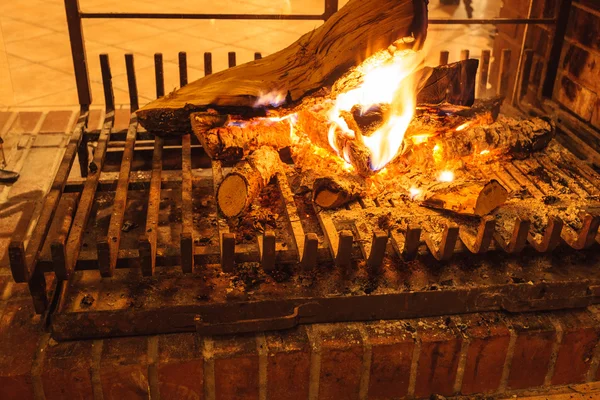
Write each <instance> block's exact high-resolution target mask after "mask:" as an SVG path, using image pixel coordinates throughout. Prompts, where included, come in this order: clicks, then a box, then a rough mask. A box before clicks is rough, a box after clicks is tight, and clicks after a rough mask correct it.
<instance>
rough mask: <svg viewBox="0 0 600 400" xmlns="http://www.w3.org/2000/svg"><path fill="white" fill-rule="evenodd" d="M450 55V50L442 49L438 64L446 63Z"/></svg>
mask: <svg viewBox="0 0 600 400" xmlns="http://www.w3.org/2000/svg"><path fill="white" fill-rule="evenodd" d="M449 57H450V52H449V51H446V50H443V51H440V65H446V64H448V58H449Z"/></svg>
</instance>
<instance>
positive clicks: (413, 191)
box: [408, 186, 421, 200]
mask: <svg viewBox="0 0 600 400" xmlns="http://www.w3.org/2000/svg"><path fill="white" fill-rule="evenodd" d="M408 193H410V199H411V200H414V199H415V197H417V196H418V195H420V194H421V189H418V188H416V187H414V186H413V187H411V188H410V189H408Z"/></svg>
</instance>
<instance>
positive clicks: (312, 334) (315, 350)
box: [306, 325, 321, 400]
mask: <svg viewBox="0 0 600 400" xmlns="http://www.w3.org/2000/svg"><path fill="white" fill-rule="evenodd" d="M306 334H307V336H308V342H309V344H310V364H309V365H310V369H309V378H308V400H318V399H319V380H320V375H321V337H320V335H319V331H318V329H317V328H316V326H315V325H307V326H306Z"/></svg>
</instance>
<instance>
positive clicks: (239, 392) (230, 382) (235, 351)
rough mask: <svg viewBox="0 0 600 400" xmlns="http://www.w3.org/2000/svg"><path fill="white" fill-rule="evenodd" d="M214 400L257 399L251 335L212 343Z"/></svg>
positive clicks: (216, 340) (255, 358)
mask: <svg viewBox="0 0 600 400" xmlns="http://www.w3.org/2000/svg"><path fill="white" fill-rule="evenodd" d="M214 341H215V343H214V357H215V391H216V398H217V400H229V399H258V351H257V349H256V337H255V336H254V335H247V336H246V335H244V336H241V335H240V336H233V337H222V338H215V339H214Z"/></svg>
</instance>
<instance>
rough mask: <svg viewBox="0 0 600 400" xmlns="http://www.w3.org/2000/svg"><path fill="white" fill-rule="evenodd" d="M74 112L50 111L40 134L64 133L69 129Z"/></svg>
mask: <svg viewBox="0 0 600 400" xmlns="http://www.w3.org/2000/svg"><path fill="white" fill-rule="evenodd" d="M71 115H73V111H50V112H49V113H48V115H46V119H44V122H43V123H42V127H41V129H40V133H64V132H66V131H67V129H68V128H69V126H68V125H69V121H70V120H71Z"/></svg>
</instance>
